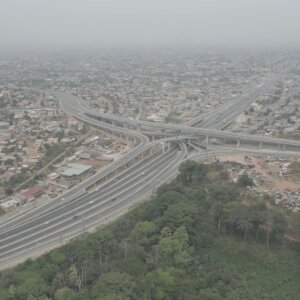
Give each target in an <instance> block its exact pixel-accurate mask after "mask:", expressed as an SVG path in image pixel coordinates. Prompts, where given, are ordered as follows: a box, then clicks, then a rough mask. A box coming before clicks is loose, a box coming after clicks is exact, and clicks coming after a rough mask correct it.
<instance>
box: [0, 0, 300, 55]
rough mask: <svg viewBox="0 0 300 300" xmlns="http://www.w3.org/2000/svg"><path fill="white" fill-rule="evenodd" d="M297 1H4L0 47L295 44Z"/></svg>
mask: <svg viewBox="0 0 300 300" xmlns="http://www.w3.org/2000/svg"><path fill="white" fill-rule="evenodd" d="M299 11H300V2H299V1H297V0H251V1H250V0H245V1H241V0H185V1H183V0H152V1H148V0H126V1H123V0H87V1H86V0H26V1H23V0H1V10H0V37H1V48H4V49H5V48H10V49H11V48H21V49H22V48H29V49H30V48H43V49H47V48H50V49H51V48H64V47H80V48H85V47H104V48H112V47H160V46H163V47H165V46H175V47H178V46H179V47H191V46H192V47H194V46H200V47H204V48H205V47H223V46H225V47H251V48H255V47H258V48H261V47H298V46H300V40H299V34H298V29H299V28H300V19H299V16H298V12H299Z"/></svg>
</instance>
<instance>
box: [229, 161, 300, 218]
mask: <svg viewBox="0 0 300 300" xmlns="http://www.w3.org/2000/svg"><path fill="white" fill-rule="evenodd" d="M230 160H231V161H233V160H234V158H232V157H231V158H230ZM225 161H227V158H225V159H224V162H225ZM294 163H295V164H296V165H298V164H299V162H294ZM293 171H294V170H293V163H291V162H290V161H288V160H287V159H286V158H283V157H266V158H258V157H248V156H245V157H244V158H238V159H237V163H234V164H233V165H230V168H229V169H228V173H229V175H230V178H231V180H232V181H233V182H235V183H236V182H238V180H239V178H240V177H241V176H242V175H244V174H247V176H248V177H249V178H250V179H251V181H252V182H253V185H252V186H248V189H249V190H250V191H252V192H254V193H255V194H257V195H258V196H259V197H261V198H262V199H273V200H274V204H275V205H281V206H284V207H286V208H288V209H290V210H292V211H293V212H298V211H300V182H299V177H298V176H292V174H293V173H294V172H293Z"/></svg>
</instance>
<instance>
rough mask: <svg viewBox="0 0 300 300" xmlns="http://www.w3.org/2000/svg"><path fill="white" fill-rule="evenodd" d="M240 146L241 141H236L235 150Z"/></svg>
mask: <svg viewBox="0 0 300 300" xmlns="http://www.w3.org/2000/svg"><path fill="white" fill-rule="evenodd" d="M240 146H241V140H237V144H236V147H237V148H240Z"/></svg>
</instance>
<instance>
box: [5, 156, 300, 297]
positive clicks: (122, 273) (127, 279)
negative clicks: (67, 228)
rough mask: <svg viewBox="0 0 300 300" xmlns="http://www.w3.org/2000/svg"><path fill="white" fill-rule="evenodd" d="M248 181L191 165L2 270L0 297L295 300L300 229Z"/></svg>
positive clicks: (299, 290)
mask: <svg viewBox="0 0 300 300" xmlns="http://www.w3.org/2000/svg"><path fill="white" fill-rule="evenodd" d="M251 184H252V183H251V181H250V180H249V178H247V177H242V178H241V179H240V180H239V181H238V183H237V184H233V183H231V182H230V181H229V178H228V174H227V171H226V169H225V168H224V167H223V166H222V165H221V164H218V163H215V164H212V165H204V164H197V163H195V162H192V161H187V162H185V163H183V164H182V165H181V166H180V175H179V176H178V177H177V179H176V180H174V181H173V182H172V183H170V184H167V185H163V186H161V187H160V188H159V190H158V191H157V194H156V196H155V197H153V199H151V201H149V202H147V203H144V204H142V205H139V206H137V207H136V208H134V209H132V210H131V211H130V212H129V213H128V214H126V215H125V216H123V217H121V218H120V219H118V220H117V221H115V222H113V223H112V224H110V225H108V226H106V227H105V228H103V229H100V230H98V231H97V232H96V233H94V234H90V235H85V236H82V237H80V238H78V239H77V240H74V241H73V242H71V243H69V244H67V245H65V246H63V247H61V248H59V249H56V250H53V251H51V252H49V253H48V254H46V255H43V256H41V257H40V258H38V259H36V260H28V261H27V262H25V263H24V264H21V265H20V266H18V267H16V268H14V269H11V270H5V271H3V272H1V274H0V299H3V300H5V299H7V300H8V299H17V300H19V299H22V300H23V299H25V300H33V299H41V300H46V299H55V300H93V299H95V300H135V299H137V300H143V299H144V300H173V299H174V300H177V299H178V300H198V299H201V300H202V299H203V300H223V299H230V300H238V299H243V300H250V299H251V300H257V299H270V300H271V299H272V300H275V299H276V300H277V299H278V300H284V299H287V300H296V299H299V295H300V280H299V278H300V269H299V263H300V245H299V242H297V238H298V237H299V236H297V234H300V230H299V228H300V225H299V222H298V221H297V220H296V218H295V217H294V216H293V217H291V216H290V215H286V214H285V211H284V210H281V209H280V208H277V207H274V206H272V204H271V203H269V202H268V203H266V202H263V200H261V199H258V198H256V196H254V195H253V194H251V193H249V192H248V191H247V190H246V188H245V186H246V185H251ZM290 219H292V220H293V222H290V221H289V220H290ZM298 219H299V218H298ZM291 235H292V236H293V237H294V238H293V239H291V238H287V236H291Z"/></svg>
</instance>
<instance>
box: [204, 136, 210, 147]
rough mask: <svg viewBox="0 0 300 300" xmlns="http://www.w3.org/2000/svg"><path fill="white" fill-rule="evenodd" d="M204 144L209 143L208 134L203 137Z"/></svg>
mask: <svg viewBox="0 0 300 300" xmlns="http://www.w3.org/2000/svg"><path fill="white" fill-rule="evenodd" d="M205 145H209V136H208V135H207V136H206V137H205Z"/></svg>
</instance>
